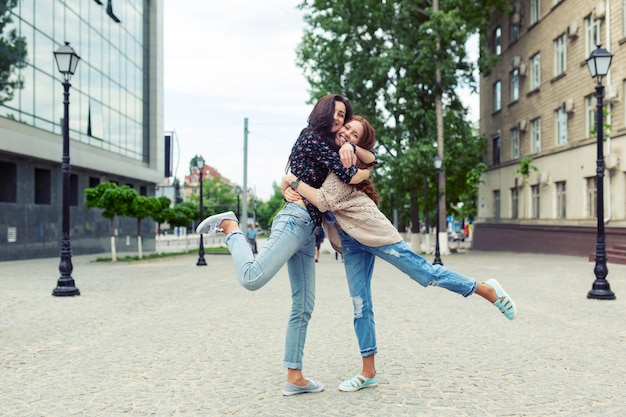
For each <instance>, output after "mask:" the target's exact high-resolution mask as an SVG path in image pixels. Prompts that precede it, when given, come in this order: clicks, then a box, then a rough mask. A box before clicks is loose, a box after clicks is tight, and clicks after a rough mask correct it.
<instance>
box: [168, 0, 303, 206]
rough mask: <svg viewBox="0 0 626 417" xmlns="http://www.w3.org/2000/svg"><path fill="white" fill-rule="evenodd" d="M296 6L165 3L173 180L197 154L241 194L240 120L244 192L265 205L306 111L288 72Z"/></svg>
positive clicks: (249, 1) (197, 0) (297, 29)
mask: <svg viewBox="0 0 626 417" xmlns="http://www.w3.org/2000/svg"><path fill="white" fill-rule="evenodd" d="M298 3H299V0H263V1H258V0H228V1H206V0H178V1H166V2H165V15H164V26H165V29H164V30H165V32H164V49H165V54H164V61H165V62H164V63H165V69H164V71H165V73H164V78H165V97H164V100H165V102H164V110H165V115H164V129H165V131H175V132H176V136H177V137H178V144H175V145H174V150H175V152H176V151H178V150H179V152H176V154H175V158H174V170H175V176H176V177H178V178H179V179H181V181H182V179H183V177H184V175H186V174H188V173H189V161H190V160H191V158H192V157H193V156H194V155H196V154H201V155H202V156H203V157H204V159H205V160H206V163H207V164H208V165H210V166H212V167H213V168H215V169H217V170H218V171H219V172H220V173H221V174H222V176H224V177H226V178H228V179H229V180H231V181H233V182H235V183H237V184H239V185H242V186H243V184H244V180H243V155H244V152H243V147H244V145H243V144H244V133H243V132H244V118H248V129H249V134H248V181H247V185H248V188H251V189H256V193H257V195H258V196H259V197H260V198H261V199H263V200H267V199H268V198H269V197H270V196H271V194H272V182H280V180H281V179H282V176H283V175H284V170H285V165H286V163H287V158H288V156H289V151H290V150H291V147H292V145H293V143H294V142H295V140H296V138H297V137H298V134H299V133H300V130H302V128H304V127H305V125H306V119H307V116H308V115H309V113H310V111H311V106H310V105H307V104H306V100H307V99H308V97H309V95H308V84H307V83H306V81H305V79H304V77H303V76H302V72H301V70H300V69H299V68H297V67H296V64H295V60H296V54H295V49H296V47H297V45H298V43H299V42H300V39H301V37H302V30H303V28H304V23H303V21H302V13H301V12H300V11H299V10H297V9H296V5H297V4H298Z"/></svg>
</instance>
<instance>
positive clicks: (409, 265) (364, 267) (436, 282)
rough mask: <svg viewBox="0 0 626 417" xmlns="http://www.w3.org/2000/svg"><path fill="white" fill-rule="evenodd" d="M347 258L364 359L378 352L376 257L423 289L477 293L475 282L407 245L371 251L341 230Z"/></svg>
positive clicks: (351, 292) (389, 246) (359, 339)
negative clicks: (374, 290) (374, 285)
mask: <svg viewBox="0 0 626 417" xmlns="http://www.w3.org/2000/svg"><path fill="white" fill-rule="evenodd" d="M339 233H340V235H341V246H342V252H343V256H344V267H345V268H346V277H347V279H348V287H349V289H350V297H352V303H353V306H354V331H355V332H356V337H357V340H358V341H359V349H360V351H361V356H369V355H371V354H374V353H377V352H378V347H377V345H376V326H375V323H374V308H373V305H372V289H371V281H372V273H373V272H374V259H375V257H376V256H378V257H380V258H382V259H384V260H385V261H387V262H389V263H390V264H391V265H393V266H395V267H396V268H398V269H399V270H400V271H402V272H404V273H405V274H407V275H408V276H409V278H411V279H412V280H413V281H415V282H417V283H418V284H420V285H421V286H423V287H427V286H429V285H432V286H436V287H442V288H445V289H447V290H449V291H452V292H455V293H457V294H461V295H462V296H464V297H468V296H470V295H472V294H473V293H474V291H476V280H474V279H472V278H468V277H465V276H463V275H461V274H459V273H458V272H455V271H452V270H450V269H446V268H444V267H443V266H441V265H432V264H430V263H429V262H428V261H426V260H425V259H424V258H423V257H421V256H420V255H418V254H417V253H415V252H413V251H412V250H411V248H410V247H409V245H407V244H406V242H404V241H400V242H398V243H394V244H391V245H385V246H379V247H372V246H366V245H363V244H361V243H359V242H358V241H357V240H356V239H354V238H353V237H351V236H350V235H348V234H347V233H345V232H344V231H343V230H341V229H339Z"/></svg>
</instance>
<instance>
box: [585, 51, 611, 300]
mask: <svg viewBox="0 0 626 417" xmlns="http://www.w3.org/2000/svg"><path fill="white" fill-rule="evenodd" d="M612 58H613V55H611V53H610V52H609V51H607V50H606V49H604V48H601V47H600V45H598V47H597V48H596V50H595V51H593V52H592V53H591V55H590V56H589V58H588V59H587V66H588V67H589V72H590V73H591V77H592V78H597V79H598V84H596V101H597V104H596V119H597V121H598V123H597V126H596V129H597V132H596V135H597V147H598V159H597V163H596V200H597V203H596V204H597V210H596V211H597V213H596V216H597V218H598V228H597V238H596V266H595V267H594V269H593V272H594V274H595V275H596V280H595V281H594V282H593V286H592V288H591V291H589V292H588V293H587V298H596V299H599V300H614V299H615V294H614V293H613V291H611V286H610V285H609V282H608V281H607V280H606V276H607V275H608V273H609V270H608V268H607V267H606V247H605V244H604V151H603V149H602V147H603V143H602V142H603V141H604V125H603V114H602V108H603V105H602V98H603V97H604V86H603V85H602V77H604V76H606V74H607V73H608V72H609V68H610V67H611V59H612Z"/></svg>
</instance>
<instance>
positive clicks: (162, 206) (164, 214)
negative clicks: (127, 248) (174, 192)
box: [152, 195, 172, 233]
mask: <svg viewBox="0 0 626 417" xmlns="http://www.w3.org/2000/svg"><path fill="white" fill-rule="evenodd" d="M157 200H158V202H159V208H158V209H157V210H156V211H155V212H154V213H153V214H152V218H153V219H154V221H155V222H156V223H157V232H159V233H160V232H161V224H163V223H165V222H167V220H168V218H169V217H168V216H169V214H170V213H171V210H170V206H171V204H172V200H170V199H169V198H167V197H165V196H164V195H162V196H161V197H159V198H157Z"/></svg>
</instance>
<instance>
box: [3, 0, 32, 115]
mask: <svg viewBox="0 0 626 417" xmlns="http://www.w3.org/2000/svg"><path fill="white" fill-rule="evenodd" d="M17 3H18V1H17V0H0V104H2V103H4V102H5V101H11V100H12V99H13V95H14V94H15V90H17V89H20V88H22V87H23V85H24V82H23V80H22V77H21V76H20V74H19V71H18V70H19V69H20V68H24V67H25V66H26V56H27V48H26V38H25V37H23V36H18V34H17V30H16V29H15V28H14V27H13V28H12V27H11V25H12V24H13V15H12V14H11V9H13V8H15V7H16V6H17Z"/></svg>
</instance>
